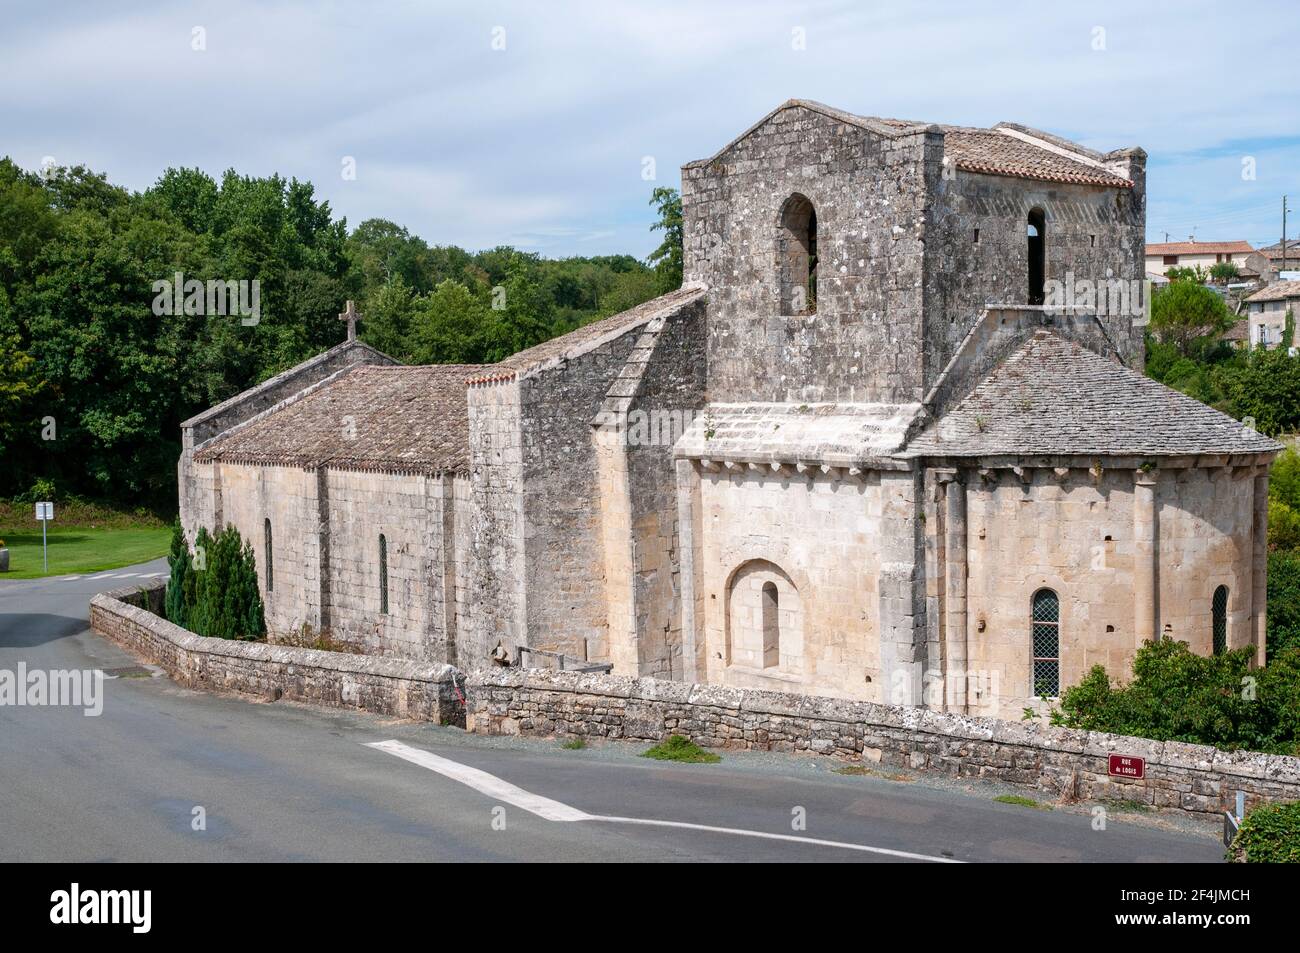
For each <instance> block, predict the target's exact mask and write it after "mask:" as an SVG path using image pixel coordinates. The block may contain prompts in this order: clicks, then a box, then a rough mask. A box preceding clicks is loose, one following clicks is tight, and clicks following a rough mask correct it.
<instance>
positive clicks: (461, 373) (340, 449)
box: [195, 364, 487, 473]
mask: <svg viewBox="0 0 1300 953" xmlns="http://www.w3.org/2000/svg"><path fill="white" fill-rule="evenodd" d="M486 369H487V368H486V367H484V366H482V365H477V364H434V365H428V366H424V367H403V366H395V367H384V366H372V365H361V366H357V367H352V368H349V369H348V370H345V371H342V372H340V373H339V374H337V375H336V376H334V377H333V378H330V379H328V380H326V381H325V382H323V383H322V384H320V385H318V386H317V387H315V388H313V389H311V390H310V391H308V392H306V393H305V394H303V395H301V396H299V397H297V398H293V399H290V400H288V401H285V402H284V403H282V404H280V405H278V406H276V407H273V408H271V409H270V410H268V411H267V412H266V413H264V414H261V415H259V416H257V417H254V418H253V419H252V420H250V421H248V422H247V423H245V424H242V425H240V426H238V427H235V428H233V429H231V430H229V431H227V432H226V433H224V434H222V435H220V436H218V437H216V438H215V439H213V440H211V441H209V442H208V443H206V444H204V445H203V446H202V447H201V448H199V451H198V452H197V453H196V454H195V459H196V460H198V461H199V462H207V461H211V460H221V461H225V462H229V463H253V464H257V463H263V464H281V465H287V466H301V467H316V466H320V465H322V464H328V465H330V466H332V467H338V468H340V469H348V470H385V471H393V472H405V473H437V472H445V471H462V470H465V469H466V468H467V467H468V463H469V411H468V407H467V403H466V397H465V379H466V378H467V377H470V376H471V375H472V374H474V373H476V372H480V371H483V370H486Z"/></svg>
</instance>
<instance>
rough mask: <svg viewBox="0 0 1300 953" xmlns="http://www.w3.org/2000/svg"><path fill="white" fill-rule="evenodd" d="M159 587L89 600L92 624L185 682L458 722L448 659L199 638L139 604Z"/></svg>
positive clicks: (149, 601)
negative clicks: (445, 662)
mask: <svg viewBox="0 0 1300 953" xmlns="http://www.w3.org/2000/svg"><path fill="white" fill-rule="evenodd" d="M164 589H165V583H163V582H158V583H154V584H151V585H149V586H144V587H133V588H130V589H120V590H117V591H115V592H103V593H99V594H98V595H96V596H95V597H94V598H92V599H91V600H90V626H91V628H92V629H94V630H95V631H96V632H98V633H99V634H100V635H102V636H104V637H105V638H108V639H110V640H112V641H113V642H116V643H117V644H118V645H120V646H122V647H123V648H125V649H128V650H130V651H131V652H134V653H135V654H136V655H139V656H142V657H143V658H145V659H148V660H149V661H151V662H153V663H154V664H156V665H158V666H159V667H161V668H162V669H163V671H165V672H166V673H167V674H168V675H170V676H171V677H172V678H173V679H175V680H176V681H177V682H178V683H180V684H181V685H184V686H185V687H186V688H193V689H199V690H201V691H217V692H237V693H241V694H249V695H258V696H261V697H263V698H272V699H279V698H287V699H290V700H292V701H301V702H310V703H312V704H316V705H327V706H329V707H331V708H354V709H359V710H361V711H371V712H377V713H379V714H382V715H392V716H395V717H398V718H412V719H416V720H419V721H433V722H438V723H439V724H454V725H462V726H463V725H464V712H465V709H464V706H463V704H462V702H461V694H460V693H459V692H458V691H457V688H456V684H455V681H454V679H455V678H456V677H457V676H459V675H460V673H459V672H458V671H457V670H456V669H455V668H453V667H452V666H450V665H434V664H428V663H423V662H408V661H403V660H401V659H391V658H374V657H371V656H367V655H350V654H348V653H345V652H323V651H320V650H318V649H304V648H294V647H289V646H279V645H267V644H264V643H261V642H235V641H231V640H228V639H211V638H205V637H203V636H199V635H195V634H194V633H192V632H189V631H187V630H185V629H182V628H181V627H180V626H178V625H174V624H172V623H171V622H168V621H167V620H166V619H164V618H162V617H161V616H159V615H155V614H154V613H153V612H150V611H149V610H148V609H147V608H144V606H149V605H152V606H155V607H160V606H161V595H160V592H161V591H162V590H164Z"/></svg>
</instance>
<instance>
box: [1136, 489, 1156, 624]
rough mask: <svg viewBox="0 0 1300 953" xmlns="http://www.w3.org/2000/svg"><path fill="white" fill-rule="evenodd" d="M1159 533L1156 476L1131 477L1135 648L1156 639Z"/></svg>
mask: <svg viewBox="0 0 1300 953" xmlns="http://www.w3.org/2000/svg"><path fill="white" fill-rule="evenodd" d="M1159 538H1160V530H1159V526H1158V524H1157V516H1156V477H1155V475H1154V474H1153V473H1143V472H1142V471H1141V470H1138V471H1136V472H1135V473H1134V475H1133V641H1134V645H1135V647H1136V648H1141V647H1142V643H1143V642H1146V641H1150V640H1153V639H1155V638H1156V635H1157V633H1158V632H1159V628H1158V626H1157V624H1156V600H1157V598H1158V595H1157V589H1156V587H1157V585H1158V573H1157V572H1156V562H1157V560H1158V558H1159V553H1158V549H1159V543H1158V540H1159Z"/></svg>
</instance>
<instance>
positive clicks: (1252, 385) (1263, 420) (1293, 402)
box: [1223, 348, 1300, 434]
mask: <svg viewBox="0 0 1300 953" xmlns="http://www.w3.org/2000/svg"><path fill="white" fill-rule="evenodd" d="M1223 384H1224V391H1225V393H1226V395H1227V398H1228V400H1229V401H1230V402H1231V413H1232V414H1233V416H1235V417H1237V418H1239V419H1240V418H1242V417H1253V418H1255V429H1257V430H1259V431H1260V432H1261V433H1266V434H1279V433H1287V432H1290V431H1293V430H1296V429H1297V428H1300V359H1297V358H1293V357H1289V356H1288V355H1287V352H1286V351H1284V350H1282V349H1280V348H1278V349H1275V350H1272V351H1265V350H1259V349H1256V350H1254V351H1252V352H1251V353H1250V355H1249V356H1248V358H1247V359H1246V360H1245V362H1244V363H1242V364H1241V365H1239V366H1235V367H1233V368H1232V369H1231V371H1230V372H1227V373H1225V374H1224V378H1223Z"/></svg>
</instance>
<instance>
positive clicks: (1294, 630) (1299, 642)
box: [1267, 505, 1300, 659]
mask: <svg viewBox="0 0 1300 953" xmlns="http://www.w3.org/2000/svg"><path fill="white" fill-rule="evenodd" d="M1269 510H1270V515H1269V519H1270V521H1271V520H1272V513H1271V511H1272V505H1270V506H1269ZM1272 532H1273V528H1272V527H1271V526H1270V527H1269V535H1272ZM1267 643H1268V658H1269V659H1273V658H1276V657H1278V656H1279V655H1281V654H1282V653H1284V652H1286V651H1287V650H1289V649H1296V650H1297V651H1300V553H1297V552H1271V553H1269V554H1268V638H1267Z"/></svg>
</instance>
